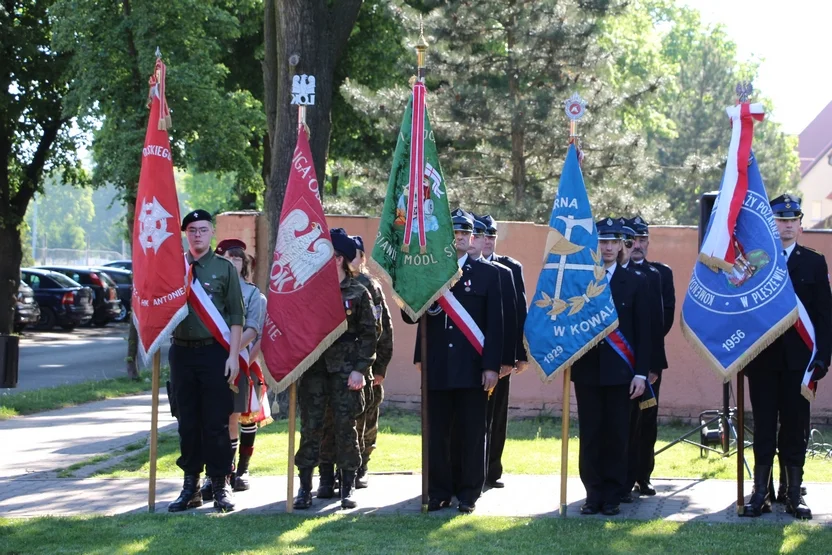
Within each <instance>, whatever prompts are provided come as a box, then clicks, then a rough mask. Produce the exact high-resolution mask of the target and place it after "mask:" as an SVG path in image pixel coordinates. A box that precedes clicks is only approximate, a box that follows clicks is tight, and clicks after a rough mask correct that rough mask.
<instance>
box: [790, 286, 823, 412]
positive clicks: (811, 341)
mask: <svg viewBox="0 0 832 555" xmlns="http://www.w3.org/2000/svg"><path fill="white" fill-rule="evenodd" d="M797 311H798V314H799V317H798V319H797V322H795V324H794V328H795V329H796V330H797V333H798V335H800V338H801V339H802V340H803V342H804V343H805V344H806V347H808V349H809V350H810V351H812V356H811V357H809V366H808V367H807V368H806V372H805V373H804V374H803V384H802V385H801V386H800V392H801V393H802V394H803V396H804V397H806V398H807V399H808V400H809V401H810V402H811V401H814V400H815V393H817V390H818V382H817V381H816V380H813V379H812V374H814V371H815V369H814V367H813V366H812V362H813V361H814V360H815V355H817V354H818V347H817V345H816V344H815V326H813V325H812V320H811V319H809V313H807V312H806V307H804V306H803V303H802V302H800V299H797Z"/></svg>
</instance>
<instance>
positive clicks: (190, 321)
mask: <svg viewBox="0 0 832 555" xmlns="http://www.w3.org/2000/svg"><path fill="white" fill-rule="evenodd" d="M185 258H186V259H187V260H188V262H189V263H190V264H193V268H194V273H195V274H196V279H198V280H199V282H200V283H201V284H202V287H203V288H204V289H205V292H206V293H208V296H209V297H211V301H212V302H213V303H214V306H216V307H217V310H219V312H220V314H222V318H223V320H225V323H226V324H228V326H229V327H231V326H242V325H243V322H244V321H245V309H244V308H243V293H242V291H241V290H240V279H239V278H238V277H237V270H236V269H235V268H234V265H233V264H232V263H231V262H229V261H228V260H226V259H225V258H223V257H221V256H217V255H215V254H214V251H213V250H210V249H209V250H208V252H207V253H205V254H204V255H202V257H201V258H200V259H199V260H197V261H194V258H193V256H192V255H191V253H190V251H189V252H188V253H187V254H186V255H185ZM173 336H174V337H175V338H176V339H181V340H184V341H198V340H201V339H210V338H211V337H213V336H212V335H211V332H210V331H208V328H206V327H205V325H204V324H203V323H202V320H200V319H199V316H197V314H196V312H194V310H193V307H191V302H190V301H188V316H186V317H185V319H184V320H182V322H180V324H179V325H178V326H176V329H175V330H174V332H173Z"/></svg>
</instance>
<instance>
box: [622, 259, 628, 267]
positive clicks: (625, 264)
mask: <svg viewBox="0 0 832 555" xmlns="http://www.w3.org/2000/svg"><path fill="white" fill-rule="evenodd" d="M629 265H630V261H629V260H628V261H627V262H626V263H624V264H622V265H621V267H622V268H626V267H627V266H629Z"/></svg>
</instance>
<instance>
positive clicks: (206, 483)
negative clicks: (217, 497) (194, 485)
mask: <svg viewBox="0 0 832 555" xmlns="http://www.w3.org/2000/svg"><path fill="white" fill-rule="evenodd" d="M199 493H200V495H202V500H203V501H211V500H212V499H214V491H213V489H212V488H211V478H209V477H208V476H206V477H205V480H203V481H202V489H200V490H199Z"/></svg>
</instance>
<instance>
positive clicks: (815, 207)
mask: <svg viewBox="0 0 832 555" xmlns="http://www.w3.org/2000/svg"><path fill="white" fill-rule="evenodd" d="M822 219H823V213H822V209H821V203H820V201H819V200H813V201H812V221H813V222H819V221H821V220H822Z"/></svg>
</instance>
